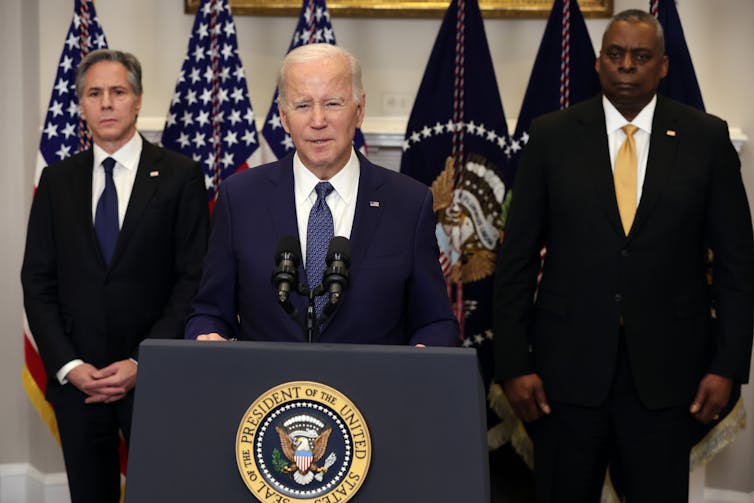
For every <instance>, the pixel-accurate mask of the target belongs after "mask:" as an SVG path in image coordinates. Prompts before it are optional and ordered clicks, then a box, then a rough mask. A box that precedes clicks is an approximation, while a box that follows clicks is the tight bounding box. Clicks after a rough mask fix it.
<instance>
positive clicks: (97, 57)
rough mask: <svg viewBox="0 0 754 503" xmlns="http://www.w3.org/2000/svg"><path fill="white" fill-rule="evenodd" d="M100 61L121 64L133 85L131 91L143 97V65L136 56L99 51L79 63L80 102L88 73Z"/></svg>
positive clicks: (77, 91)
mask: <svg viewBox="0 0 754 503" xmlns="http://www.w3.org/2000/svg"><path fill="white" fill-rule="evenodd" d="M100 61H112V62H113V63H120V64H121V65H123V66H124V67H126V72H127V73H128V83H129V84H131V90H132V91H133V92H134V94H135V95H136V96H141V93H142V92H143V89H142V86H141V63H139V60H138V59H136V56H134V55H133V54H131V53H130V52H123V51H116V50H113V49H98V50H96V51H92V52H90V53H89V54H87V55H86V56H85V57H84V59H82V60H81V63H79V67H78V71H77V72H76V96H77V97H78V99H79V101H80V100H81V98H82V96H83V94H84V77H85V76H86V72H87V71H88V70H89V68H91V67H92V65H94V64H96V63H99V62H100Z"/></svg>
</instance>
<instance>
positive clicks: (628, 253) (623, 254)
mask: <svg viewBox="0 0 754 503" xmlns="http://www.w3.org/2000/svg"><path fill="white" fill-rule="evenodd" d="M620 254H621V257H628V256H629V255H631V253H630V252H629V251H628V250H627V249H626V248H623V249H622V250H621V251H620Z"/></svg>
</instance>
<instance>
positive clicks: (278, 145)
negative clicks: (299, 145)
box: [261, 0, 366, 162]
mask: <svg viewBox="0 0 754 503" xmlns="http://www.w3.org/2000/svg"><path fill="white" fill-rule="evenodd" d="M317 43H325V44H332V45H337V44H336V42H335V32H334V31H333V28H332V23H331V22H330V13H329V12H328V10H327V5H326V4H325V0H304V1H303V5H302V6H301V15H300V16H299V18H298V24H297V25H296V30H295V31H294V32H293V37H292V38H291V44H290V46H288V52H291V51H292V50H293V49H295V48H296V47H300V46H302V45H306V44H317ZM286 54H287V53H286ZM278 91H279V90H278V88H277V87H276V88H275V94H274V95H273V97H272V103H271V104H270V110H269V112H267V118H266V119H265V121H264V124H263V125H262V140H261V144H262V152H263V158H264V161H265V162H271V161H274V160H277V159H280V158H282V157H285V156H286V155H288V154H290V153H291V152H293V151H294V150H295V147H294V145H293V140H292V139H291V136H290V135H289V134H288V133H286V132H285V129H283V125H282V123H281V122H280V114H279V113H278V106H277V100H278ZM353 145H354V147H356V149H357V150H360V151H361V152H362V153H363V154H366V143H365V142H364V135H362V133H361V130H360V129H357V130H356V134H355V135H354V138H353Z"/></svg>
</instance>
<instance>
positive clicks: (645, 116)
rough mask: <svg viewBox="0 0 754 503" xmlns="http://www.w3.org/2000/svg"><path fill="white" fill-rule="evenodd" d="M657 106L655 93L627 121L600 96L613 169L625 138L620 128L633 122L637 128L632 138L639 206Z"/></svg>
mask: <svg viewBox="0 0 754 503" xmlns="http://www.w3.org/2000/svg"><path fill="white" fill-rule="evenodd" d="M656 106H657V95H655V96H654V97H653V98H652V101H650V102H649V103H647V106H645V107H644V108H643V109H642V111H641V112H639V114H638V115H637V116H636V117H634V120H632V121H631V122H628V121H627V120H626V118H625V117H623V116H622V115H621V114H620V112H619V111H618V109H616V108H615V106H614V105H613V104H612V103H610V100H608V99H607V98H605V97H604V96H603V97H602V108H603V109H604V110H605V126H606V128H607V141H608V147H609V149H610V166H611V167H612V169H613V170H614V169H615V156H616V154H617V153H618V150H620V147H621V145H623V142H624V141H625V139H626V133H624V132H623V130H622V129H621V128H622V127H623V126H625V125H626V124H633V125H634V126H636V127H637V128H639V129H638V130H637V131H636V132H635V133H634V140H635V141H636V162H637V166H636V206H637V207H638V206H639V201H641V193H642V188H643V186H644V179H645V178H646V174H647V159H648V157H649V137H650V135H651V134H652V119H653V118H654V115H655V107H656Z"/></svg>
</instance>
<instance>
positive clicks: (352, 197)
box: [293, 148, 361, 264]
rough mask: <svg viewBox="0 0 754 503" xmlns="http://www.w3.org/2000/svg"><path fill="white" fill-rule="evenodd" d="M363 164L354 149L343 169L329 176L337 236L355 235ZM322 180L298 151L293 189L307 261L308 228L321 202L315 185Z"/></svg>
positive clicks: (302, 249)
mask: <svg viewBox="0 0 754 503" xmlns="http://www.w3.org/2000/svg"><path fill="white" fill-rule="evenodd" d="M360 174H361V168H360V166H359V158H358V157H357V156H356V152H355V151H354V150H353V148H352V149H351V157H350V158H349V159H348V162H347V163H346V165H345V166H343V169H341V170H340V171H338V173H337V174H336V175H335V176H333V177H332V178H330V179H329V180H327V181H328V182H330V183H331V184H332V186H333V189H334V190H333V191H332V192H330V194H329V195H328V196H327V198H326V199H325V202H326V203H327V206H328V207H329V208H330V213H332V219H333V231H334V235H335V236H343V237H345V238H350V237H351V227H353V219H354V215H355V214H356V196H357V195H358V193H359V176H360ZM320 181H322V180H320V179H319V178H317V176H316V175H315V174H314V173H312V172H311V171H309V169H307V168H306V166H304V164H303V163H302V162H301V159H300V158H299V156H298V153H295V154H294V155H293V191H294V195H295V202H296V221H297V223H298V238H299V240H300V241H301V260H302V261H303V263H304V264H306V231H307V227H308V225H309V213H310V212H311V209H312V207H313V206H314V203H316V202H317V192H316V191H315V190H314V187H316V185H317V184H318V183H319V182H320Z"/></svg>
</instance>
